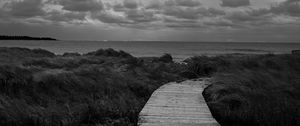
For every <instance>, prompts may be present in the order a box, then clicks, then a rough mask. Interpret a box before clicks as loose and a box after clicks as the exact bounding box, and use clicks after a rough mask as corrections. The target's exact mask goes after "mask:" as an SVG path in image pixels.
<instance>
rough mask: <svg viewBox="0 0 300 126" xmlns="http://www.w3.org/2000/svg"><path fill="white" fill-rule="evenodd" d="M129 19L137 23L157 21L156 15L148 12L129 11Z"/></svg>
mask: <svg viewBox="0 0 300 126" xmlns="http://www.w3.org/2000/svg"><path fill="white" fill-rule="evenodd" d="M126 14H127V18H128V19H129V20H132V21H134V22H136V23H141V22H152V21H155V20H156V18H154V14H153V13H152V12H150V11H146V10H129V11H127V12H126Z"/></svg>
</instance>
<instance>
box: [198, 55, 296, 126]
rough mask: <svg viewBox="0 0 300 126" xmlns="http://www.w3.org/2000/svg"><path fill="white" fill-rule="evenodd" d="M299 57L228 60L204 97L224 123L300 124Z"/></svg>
mask: <svg viewBox="0 0 300 126" xmlns="http://www.w3.org/2000/svg"><path fill="white" fill-rule="evenodd" d="M299 61H300V56H296V55H294V56H293V55H258V56H251V57H244V58H240V57H237V58H236V59H231V61H229V62H230V63H229V64H230V65H228V66H227V67H228V69H222V70H219V71H218V72H217V73H216V74H215V75H214V77H213V84H212V85H210V86H209V87H207V88H206V89H205V91H204V92H203V96H204V97H205V99H206V101H207V103H208V106H209V107H210V109H211V111H212V114H213V116H214V117H215V118H216V119H217V120H218V121H219V122H220V124H221V125H224V126H253V125H255V126H296V125H300V121H299V119H298V118H299V117H300V109H299V106H300V97H299V96H300V86H299V81H300V78H299V76H300V72H299V68H300V62H299Z"/></svg>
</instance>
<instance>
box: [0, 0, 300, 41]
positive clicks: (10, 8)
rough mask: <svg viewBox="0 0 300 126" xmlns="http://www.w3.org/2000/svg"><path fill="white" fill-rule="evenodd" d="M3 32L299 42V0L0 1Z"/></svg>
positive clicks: (63, 36) (91, 37) (66, 36)
mask: <svg viewBox="0 0 300 126" xmlns="http://www.w3.org/2000/svg"><path fill="white" fill-rule="evenodd" d="M0 34H5V35H29V36H49V37H55V38H58V39H66V40H164V41H167V40H171V41H276V42H277V41H279V42H290V41H300V0H0Z"/></svg>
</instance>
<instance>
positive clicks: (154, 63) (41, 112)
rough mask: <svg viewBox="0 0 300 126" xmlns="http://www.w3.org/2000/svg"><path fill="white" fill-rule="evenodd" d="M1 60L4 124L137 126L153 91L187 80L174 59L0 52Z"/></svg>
mask: <svg viewBox="0 0 300 126" xmlns="http://www.w3.org/2000/svg"><path fill="white" fill-rule="evenodd" d="M0 57H1V58H0V125H1V126H27V125H28V126H79V125H80V126H93V125H97V126H101V125H115V126H125V125H136V122H137V119H138V118H137V116H138V113H139V111H140V110H141V109H142V107H143V106H144V104H145V103H146V101H147V100H148V98H149V97H150V95H151V94H152V92H153V91H154V90H155V89H157V88H158V87H159V86H161V85H162V84H165V83H167V82H170V81H176V80H180V79H182V77H180V76H179V74H178V73H179V72H180V71H181V70H180V68H181V67H180V65H179V64H177V63H173V62H172V59H170V57H169V55H165V56H163V57H161V58H150V59H142V58H140V59H138V58H135V57H132V56H131V55H130V54H128V53H126V52H123V51H115V50H112V49H107V50H102V49H100V50H98V51H95V52H90V53H87V54H84V55H80V54H77V53H66V54H64V55H63V56H58V55H55V54H53V53H51V52H48V51H46V50H41V49H34V50H30V49H25V48H0ZM174 68H178V69H174Z"/></svg>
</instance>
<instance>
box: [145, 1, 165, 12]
mask: <svg viewBox="0 0 300 126" xmlns="http://www.w3.org/2000/svg"><path fill="white" fill-rule="evenodd" d="M162 8H163V4H162V3H161V2H160V1H159V0H151V1H150V4H149V5H147V6H146V9H154V10H160V9H162Z"/></svg>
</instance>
